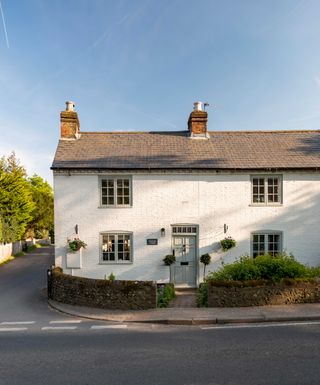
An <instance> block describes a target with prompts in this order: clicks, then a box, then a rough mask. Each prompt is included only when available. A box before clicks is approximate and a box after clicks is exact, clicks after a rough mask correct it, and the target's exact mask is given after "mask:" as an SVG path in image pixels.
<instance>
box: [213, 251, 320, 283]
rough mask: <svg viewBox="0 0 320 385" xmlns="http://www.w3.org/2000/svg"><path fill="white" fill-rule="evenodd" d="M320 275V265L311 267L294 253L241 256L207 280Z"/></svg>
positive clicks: (252, 279) (279, 278)
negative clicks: (252, 256) (299, 260)
mask: <svg viewBox="0 0 320 385" xmlns="http://www.w3.org/2000/svg"><path fill="white" fill-rule="evenodd" d="M314 277H320V267H316V268H314V267H313V268H311V267H308V266H305V265H303V264H302V263H300V262H298V261H296V260H295V258H294V257H293V256H292V255H288V254H285V253H283V254H278V255H277V256H272V255H268V254H265V255H259V256H257V257H256V258H251V257H248V256H246V257H241V258H239V259H238V260H237V261H235V262H234V263H231V264H227V265H224V266H223V267H222V268H221V269H219V270H217V271H215V272H212V273H209V274H208V276H207V279H206V280H207V281H261V280H267V281H275V282H279V281H280V280H282V279H284V278H293V279H295V278H314Z"/></svg>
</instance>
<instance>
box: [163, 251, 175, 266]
mask: <svg viewBox="0 0 320 385" xmlns="http://www.w3.org/2000/svg"><path fill="white" fill-rule="evenodd" d="M163 262H164V264H165V265H166V266H170V265H172V264H173V263H175V262H176V257H175V256H174V255H172V254H168V255H166V256H165V257H164V258H163Z"/></svg>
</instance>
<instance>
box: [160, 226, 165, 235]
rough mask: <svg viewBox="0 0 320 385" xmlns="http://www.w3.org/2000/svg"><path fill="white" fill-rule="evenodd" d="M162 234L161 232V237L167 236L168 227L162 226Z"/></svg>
mask: <svg viewBox="0 0 320 385" xmlns="http://www.w3.org/2000/svg"><path fill="white" fill-rule="evenodd" d="M160 234H161V237H165V236H166V229H165V228H164V227H162V229H161V230H160Z"/></svg>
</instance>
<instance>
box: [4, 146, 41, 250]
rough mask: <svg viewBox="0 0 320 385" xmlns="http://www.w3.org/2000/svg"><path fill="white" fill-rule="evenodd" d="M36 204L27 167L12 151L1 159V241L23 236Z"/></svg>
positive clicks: (11, 240) (9, 240)
mask: <svg viewBox="0 0 320 385" xmlns="http://www.w3.org/2000/svg"><path fill="white" fill-rule="evenodd" d="M34 209H35V204H34V202H33V200H32V194H31V191H30V188H29V184H28V181H27V179H26V172H25V169H24V168H23V167H22V166H20V162H19V160H18V159H17V158H16V156H15V154H14V153H12V154H11V155H10V156H9V157H7V158H5V157H2V158H1V159H0V242H6V243H9V242H14V241H16V240H19V239H21V238H22V236H23V234H24V233H25V230H26V227H27V225H28V223H29V222H30V220H31V218H32V211H33V210H34Z"/></svg>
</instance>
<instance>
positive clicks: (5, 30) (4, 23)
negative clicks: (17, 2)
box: [0, 0, 9, 48]
mask: <svg viewBox="0 0 320 385" xmlns="http://www.w3.org/2000/svg"><path fill="white" fill-rule="evenodd" d="M0 12H1V17H2V24H3V30H4V36H5V37H6V43H7V48H9V39H8V32H7V27H6V21H5V18H4V13H3V9H2V4H1V0H0Z"/></svg>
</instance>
